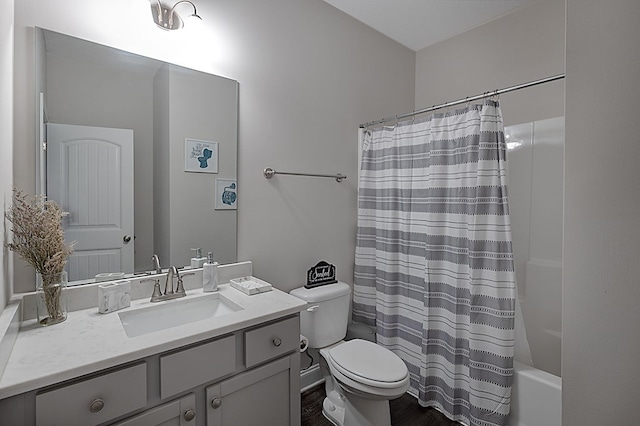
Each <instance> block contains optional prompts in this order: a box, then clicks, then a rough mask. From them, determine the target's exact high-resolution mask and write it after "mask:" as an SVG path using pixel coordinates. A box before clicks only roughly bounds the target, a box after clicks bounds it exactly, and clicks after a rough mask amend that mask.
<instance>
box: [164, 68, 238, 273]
mask: <svg viewBox="0 0 640 426" xmlns="http://www.w3.org/2000/svg"><path fill="white" fill-rule="evenodd" d="M168 68H169V78H168V84H169V116H168V119H169V126H170V128H169V134H170V141H171V142H170V143H169V144H168V148H169V168H168V169H167V170H168V174H169V200H168V204H167V205H165V206H164V208H165V209H167V210H168V211H169V214H170V217H171V220H170V224H171V225H170V229H169V232H170V237H169V238H170V240H169V250H170V253H169V256H170V257H169V258H170V259H171V264H172V265H189V264H190V259H191V257H192V256H193V254H194V252H193V251H191V249H192V248H198V247H199V248H201V249H202V252H203V255H204V256H206V255H207V252H209V251H213V252H214V257H215V260H216V261H217V262H220V263H232V262H235V261H236V260H237V259H236V252H237V246H236V228H237V226H236V223H237V211H236V210H215V202H214V199H215V185H216V179H218V178H220V179H235V178H236V176H237V146H238V144H237V143H236V141H237V136H238V126H237V123H238V108H237V101H236V99H237V93H238V84H237V83H236V82H235V81H233V80H229V79H224V78H220V77H217V78H212V77H211V76H210V75H209V74H204V73H200V72H196V71H192V70H185V69H184V68H178V67H175V66H170V67H168ZM185 138H190V139H200V140H206V141H211V142H218V156H219V161H218V173H217V174H210V173H185V171H184V156H185ZM165 231H166V229H165Z"/></svg>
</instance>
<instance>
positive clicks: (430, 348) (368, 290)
mask: <svg viewBox="0 0 640 426" xmlns="http://www.w3.org/2000/svg"><path fill="white" fill-rule="evenodd" d="M505 155H506V147H505V142H504V133H503V125H502V114H501V111H500V107H499V104H498V103H497V102H495V101H486V102H484V103H483V104H478V105H470V106H467V107H466V108H464V109H460V110H456V111H454V112H449V113H446V114H436V115H433V116H430V117H428V118H426V119H424V120H421V121H420V122H411V123H399V124H398V125H396V126H394V127H382V128H379V129H375V130H373V131H372V132H367V133H366V135H365V140H364V143H363V158H362V167H361V177H360V186H359V195H358V231H357V244H356V264H355V274H354V278H355V281H354V297H353V319H354V320H355V321H360V322H364V323H368V324H370V325H374V326H375V328H376V333H377V338H378V343H379V344H381V345H383V346H385V347H387V348H389V349H391V350H392V351H394V352H395V353H396V354H397V355H398V356H400V357H401V358H402V359H403V360H404V361H405V363H406V364H407V367H408V369H409V373H410V376H411V377H410V378H411V387H410V390H409V392H410V393H412V394H413V395H414V396H416V397H417V398H418V400H419V402H420V404H421V405H423V406H433V407H435V408H437V409H438V410H440V411H441V412H443V413H444V414H445V415H447V416H448V417H449V418H450V419H453V420H456V421H460V422H461V423H463V424H466V425H478V426H493V425H507V423H508V415H509V408H510V397H511V383H512V373H513V352H514V309H515V297H516V291H515V272H514V261H513V255H512V248H511V225H510V221H509V210H508V204H507V172H506V163H505Z"/></svg>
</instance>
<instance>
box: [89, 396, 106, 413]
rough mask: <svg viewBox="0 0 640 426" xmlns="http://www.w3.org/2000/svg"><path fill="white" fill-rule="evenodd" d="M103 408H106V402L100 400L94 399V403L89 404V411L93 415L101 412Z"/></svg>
mask: <svg viewBox="0 0 640 426" xmlns="http://www.w3.org/2000/svg"><path fill="white" fill-rule="evenodd" d="M103 408H104V401H103V400H102V399H100V398H97V399H94V400H93V401H91V404H89V411H91V412H92V413H97V412H99V411H101V410H102V409H103Z"/></svg>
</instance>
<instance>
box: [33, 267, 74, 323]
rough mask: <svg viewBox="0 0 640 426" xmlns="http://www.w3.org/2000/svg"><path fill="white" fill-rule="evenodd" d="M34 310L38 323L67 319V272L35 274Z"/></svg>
mask: <svg viewBox="0 0 640 426" xmlns="http://www.w3.org/2000/svg"><path fill="white" fill-rule="evenodd" d="M36 275H37V277H36V310H37V313H38V323H39V324H40V325H44V326H47V325H54V324H58V323H61V322H63V321H64V320H66V319H67V272H66V271H62V272H60V273H54V274H39V273H37V274H36Z"/></svg>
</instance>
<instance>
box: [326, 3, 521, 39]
mask: <svg viewBox="0 0 640 426" xmlns="http://www.w3.org/2000/svg"><path fill="white" fill-rule="evenodd" d="M324 1H325V2H327V3H329V4H330V5H332V6H334V7H336V8H338V9H340V10H341V11H343V12H345V13H347V14H348V15H351V16H353V17H354V18H356V19H357V20H359V21H361V22H363V23H364V24H366V25H368V26H370V27H372V28H373V29H375V30H377V31H379V32H381V33H382V34H384V35H386V36H387V37H389V38H391V39H393V40H395V41H397V42H398V43H400V44H402V45H404V46H406V47H408V48H409V49H412V50H414V51H418V50H421V49H424V48H425V47H428V46H431V45H432V44H435V43H438V42H441V41H443V40H446V39H448V38H451V37H454V36H456V35H458V34H462V33H464V32H466V31H469V30H471V29H473V28H475V27H478V26H480V25H483V24H486V23H487V22H490V21H493V20H494V19H498V18H500V17H502V16H504V15H507V14H509V13H511V12H514V11H516V10H517V9H520V8H522V7H524V6H527V5H529V4H531V3H532V2H533V0H324Z"/></svg>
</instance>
